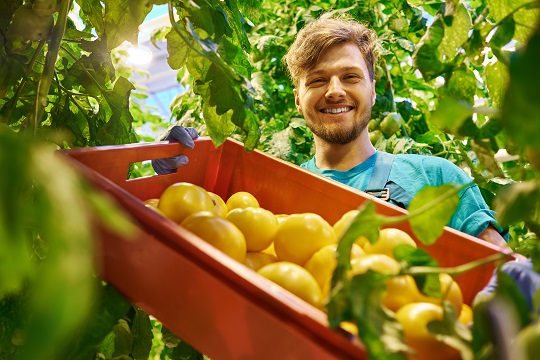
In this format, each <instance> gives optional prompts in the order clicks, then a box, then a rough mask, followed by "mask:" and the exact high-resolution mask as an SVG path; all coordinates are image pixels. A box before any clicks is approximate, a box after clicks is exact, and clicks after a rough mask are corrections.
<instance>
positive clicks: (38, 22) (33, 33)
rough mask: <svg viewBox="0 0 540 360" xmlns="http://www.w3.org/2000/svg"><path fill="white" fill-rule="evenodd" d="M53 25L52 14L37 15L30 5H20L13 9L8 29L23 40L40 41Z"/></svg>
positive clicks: (47, 34)
mask: <svg viewBox="0 0 540 360" xmlns="http://www.w3.org/2000/svg"><path fill="white" fill-rule="evenodd" d="M53 26H54V17H53V15H52V14H51V15H48V16H37V15H36V14H34V12H33V11H32V9H31V8H30V7H28V6H25V5H22V6H19V7H18V8H17V10H15V13H14V14H13V18H12V19H11V24H10V25H9V31H10V32H11V33H15V34H18V35H20V36H21V37H22V38H23V39H25V40H30V41H41V40H44V39H46V38H47V37H48V36H49V34H50V33H51V30H52V28H53Z"/></svg>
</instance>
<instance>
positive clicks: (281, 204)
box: [61, 138, 500, 360]
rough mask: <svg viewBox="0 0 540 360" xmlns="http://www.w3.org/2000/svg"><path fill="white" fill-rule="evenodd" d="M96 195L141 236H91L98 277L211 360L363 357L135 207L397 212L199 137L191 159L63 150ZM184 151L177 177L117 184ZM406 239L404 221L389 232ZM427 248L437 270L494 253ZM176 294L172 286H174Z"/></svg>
mask: <svg viewBox="0 0 540 360" xmlns="http://www.w3.org/2000/svg"><path fill="white" fill-rule="evenodd" d="M61 153H62V154H64V155H67V156H68V158H70V159H72V160H75V161H74V162H73V164H74V166H76V168H77V170H78V171H79V172H80V173H81V174H83V175H84V176H85V177H86V178H87V179H88V180H90V182H92V183H93V184H94V185H96V186H97V187H98V188H100V189H102V190H104V191H105V192H107V193H108V194H110V195H111V196H112V197H113V198H114V199H115V200H116V201H117V202H118V203H119V204H120V205H121V206H122V207H123V208H124V209H125V210H126V211H127V213H128V214H130V215H131V216H132V217H133V220H134V222H135V223H136V224H137V226H138V228H139V229H140V232H139V234H138V236H137V238H136V239H122V238H119V237H118V236H117V235H115V234H112V233H110V232H108V231H107V230H105V229H100V236H99V239H100V241H99V244H98V251H97V257H96V259H97V263H98V266H99V272H100V274H101V276H102V278H103V279H104V280H106V281H108V282H110V283H112V284H113V285H114V286H115V287H116V288H117V289H119V290H120V291H121V292H122V293H123V294H124V295H125V296H126V297H127V298H129V299H130V300H131V301H132V302H133V303H134V304H136V305H137V306H139V307H140V308H141V309H143V310H145V311H146V312H147V313H149V314H151V315H153V316H155V317H156V318H157V319H159V320H160V321H161V322H162V323H163V324H164V325H165V326H166V327H167V328H168V329H170V330H171V331H173V332H175V333H176V334H177V335H178V336H179V337H180V338H182V339H184V340H185V341H187V342H188V343H190V344H191V345H193V346H194V347H195V348H197V349H198V350H199V351H201V352H202V353H204V354H206V355H208V356H209V357H211V358H212V359H216V360H217V359H252V358H254V359H260V360H263V359H269V360H275V359H366V358H367V356H366V354H365V349H364V348H363V346H362V344H361V343H359V341H358V340H357V339H351V338H350V337H349V336H346V335H345V334H344V332H342V331H339V330H333V329H331V328H329V327H328V322H327V319H326V314H325V313H324V312H322V311H320V310H318V309H316V308H314V307H312V306H311V305H309V304H307V303H305V302H304V301H302V300H301V299H299V298H297V297H296V296H294V295H292V294H290V293H288V292H287V291H285V290H282V289H281V288H280V287H278V286H277V285H275V284H273V283H271V282H270V281H269V280H267V279H265V278H263V277H261V276H259V275H258V274H257V273H256V272H254V271H252V270H251V269H249V268H247V267H245V266H244V265H242V264H240V263H237V262H236V261H234V260H232V259H231V258H229V257H228V256H226V255H224V254H223V253H221V252H220V251H218V250H217V249H215V248H213V247H212V246H210V245H209V244H207V243H206V242H204V241H203V240H201V239H200V238H198V237H197V236H195V235H193V234H192V233H190V232H188V231H186V230H184V229H183V228H181V227H180V226H178V225H176V224H175V223H174V222H172V221H171V220H169V219H166V218H164V217H162V216H161V215H159V214H158V213H157V212H155V211H153V210H152V209H149V208H147V207H146V206H145V205H144V203H143V201H141V200H146V199H149V198H156V197H159V196H160V194H161V193H162V192H163V190H164V189H165V188H166V187H167V186H169V185H170V184H173V183H175V182H179V181H187V182H191V183H194V184H197V185H200V186H203V187H204V188H205V189H207V190H208V191H212V192H215V193H216V194H218V195H220V196H221V197H223V198H224V199H225V200H226V199H227V198H228V197H229V196H230V195H231V194H233V193H234V192H237V191H249V192H250V193H252V194H253V195H254V196H255V197H256V198H257V199H258V200H259V203H260V205H261V207H263V208H266V209H268V210H270V211H272V212H274V213H276V214H291V213H302V212H315V213H318V214H320V215H321V216H323V217H324V218H325V219H326V220H327V221H328V222H329V223H330V224H333V223H334V222H335V221H337V220H338V219H339V218H340V217H341V216H342V215H343V214H344V213H345V212H347V211H349V210H352V209H355V208H357V207H358V206H359V205H360V204H362V203H363V202H364V201H366V200H367V199H371V200H373V201H374V202H375V205H376V209H377V211H378V212H379V213H381V214H385V215H399V214H402V213H403V212H404V210H402V209H400V208H398V207H396V206H393V205H390V204H388V203H386V202H383V201H379V200H378V199H374V198H372V197H370V196H368V195H366V194H364V193H363V192H361V191H357V190H355V189H352V188H350V187H348V186H345V185H342V184H339V183H337V182H334V181H332V180H329V179H327V178H325V177H322V176H320V175H317V174H314V173H312V172H309V171H307V170H305V169H302V168H300V167H299V166H296V165H293V164H291V163H288V162H286V161H283V160H280V159H277V158H275V157H272V156H269V155H268V154H265V153H262V152H259V151H253V152H249V153H248V152H246V151H245V150H244V148H243V145H242V144H241V143H239V142H236V141H234V140H231V139H228V140H227V141H226V142H225V143H224V144H223V145H222V146H220V147H219V148H217V149H216V148H215V147H214V145H213V143H212V141H211V140H210V139H209V138H200V139H199V140H197V141H196V145H195V148H194V149H193V150H187V149H185V148H183V147H182V146H181V145H179V144H177V143H166V142H159V143H144V144H130V145H119V146H102V147H94V148H79V149H73V150H67V151H62V152H61ZM179 153H184V154H186V155H187V156H188V157H189V163H188V164H187V165H185V166H183V167H182V168H180V169H179V170H178V171H177V172H176V173H174V174H169V175H161V176H151V177H144V178H139V179H133V180H127V172H128V167H129V165H130V163H134V162H140V161H143V160H152V159H159V158H163V157H168V156H172V155H176V154H179ZM395 227H398V228H401V229H402V230H404V231H406V232H408V233H409V234H411V236H413V238H414V235H412V232H411V229H410V228H409V226H408V224H407V223H403V224H400V225H396V226H395ZM419 246H420V247H423V248H425V249H426V250H427V251H429V253H430V254H431V255H432V256H433V257H434V258H436V259H437V260H438V261H439V262H440V264H441V266H455V265H459V264H463V263H466V262H469V261H472V260H476V259H479V258H483V257H486V256H489V255H492V254H494V253H496V252H498V251H500V248H498V247H496V246H494V245H491V244H488V243H486V242H484V241H482V240H479V239H477V238H474V237H472V236H469V235H466V234H464V233H461V232H458V231H455V230H453V229H450V228H445V230H444V233H443V235H442V236H441V238H440V239H439V240H438V241H437V243H436V244H435V245H432V246H429V247H426V246H423V245H421V244H419ZM492 270H493V266H490V265H487V266H484V267H482V268H480V269H476V270H474V271H471V272H468V273H466V274H463V275H461V276H460V277H458V279H457V282H458V283H459V285H460V286H461V289H462V291H463V295H464V299H465V302H467V303H470V302H471V300H472V299H473V297H474V294H475V293H476V292H477V291H479V290H480V289H481V288H482V287H483V286H484V285H485V284H486V283H487V281H488V279H489V277H490V276H491V273H492ZM175 285H176V286H175Z"/></svg>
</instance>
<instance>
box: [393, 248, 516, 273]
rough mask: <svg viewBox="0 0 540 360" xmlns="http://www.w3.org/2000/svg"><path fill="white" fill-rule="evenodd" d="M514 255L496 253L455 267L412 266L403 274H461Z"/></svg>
mask: <svg viewBox="0 0 540 360" xmlns="http://www.w3.org/2000/svg"><path fill="white" fill-rule="evenodd" d="M509 256H512V254H511V253H509V254H506V253H502V252H501V253H496V254H493V255H490V256H487V257H485V258H482V259H478V260H474V261H471V262H468V263H465V264H461V265H458V266H453V267H432V266H412V267H410V268H408V269H406V270H405V271H403V273H402V274H401V275H403V274H409V275H427V274H440V273H447V274H449V275H459V274H462V273H464V272H467V271H470V270H473V269H476V268H479V267H481V266H484V265H486V264H489V263H492V262H496V261H501V260H504V259H506V258H507V257H509Z"/></svg>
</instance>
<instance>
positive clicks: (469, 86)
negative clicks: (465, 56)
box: [441, 66, 477, 105]
mask: <svg viewBox="0 0 540 360" xmlns="http://www.w3.org/2000/svg"><path fill="white" fill-rule="evenodd" d="M476 88H477V81H476V77H475V76H474V72H473V71H472V70H470V69H469V68H468V67H466V66H460V67H459V68H456V69H454V71H453V72H452V74H451V75H450V78H449V79H448V81H447V82H446V83H445V84H444V86H443V88H442V89H441V95H442V96H449V97H451V98H454V99H456V100H463V101H465V102H466V103H467V104H469V105H473V104H474V96H475V95H476Z"/></svg>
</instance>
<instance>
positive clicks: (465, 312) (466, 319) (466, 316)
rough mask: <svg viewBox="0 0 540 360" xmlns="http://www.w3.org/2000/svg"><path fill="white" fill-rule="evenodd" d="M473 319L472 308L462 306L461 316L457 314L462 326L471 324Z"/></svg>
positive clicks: (465, 305)
mask: <svg viewBox="0 0 540 360" xmlns="http://www.w3.org/2000/svg"><path fill="white" fill-rule="evenodd" d="M473 318H474V316H473V311H472V308H471V307H470V306H469V305H467V304H463V305H462V306H461V314H459V318H458V320H459V321H460V322H461V323H462V324H463V325H469V324H471V323H472V322H473Z"/></svg>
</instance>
